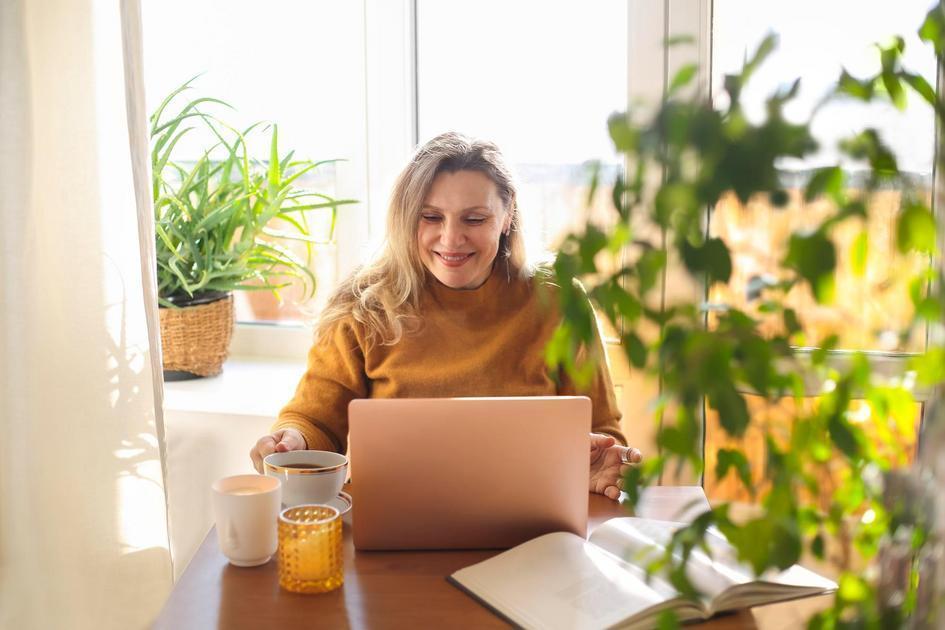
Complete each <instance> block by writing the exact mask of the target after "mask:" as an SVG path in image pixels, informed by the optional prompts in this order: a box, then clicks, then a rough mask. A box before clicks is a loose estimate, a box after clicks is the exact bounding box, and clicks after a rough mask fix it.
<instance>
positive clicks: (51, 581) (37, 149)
mask: <svg viewBox="0 0 945 630" xmlns="http://www.w3.org/2000/svg"><path fill="white" fill-rule="evenodd" d="M139 9H140V7H139V6H138V0H130V1H128V2H123V3H120V2H118V1H117V0H108V1H106V0H41V1H35V0H2V1H0V627H2V628H16V629H20V628H138V627H144V626H147V625H148V624H149V622H150V621H151V620H153V618H154V617H155V615H156V614H157V612H158V611H159V609H160V607H161V605H162V603H163V602H164V600H165V599H166V597H167V594H168V592H169V590H170V588H171V576H172V567H171V560H170V554H169V552H168V539H167V517H166V503H165V495H164V483H163V477H162V467H161V452H160V451H161V448H160V444H161V430H160V414H159V413H158V412H156V409H157V408H159V405H156V403H159V400H160V379H159V372H156V370H155V367H154V365H155V361H156V357H155V356H154V355H155V353H157V352H159V349H158V346H157V344H156V343H155V341H154V339H155V336H154V335H155V333H154V329H153V319H154V307H153V304H154V301H153V286H152V284H151V283H152V280H151V273H152V272H151V270H150V268H149V265H148V264H147V263H145V264H142V258H141V248H140V247H139V242H142V243H143V244H144V245H145V247H147V246H149V245H150V242H149V238H153V237H150V236H149V234H150V229H151V228H150V214H149V212H150V210H149V209H148V208H147V207H146V206H147V199H148V193H147V166H146V165H147V154H146V151H147V147H146V144H147V139H146V137H145V136H144V134H145V133H146V132H145V121H144V119H143V112H142V102H143V100H142V98H141V96H142V95H141V86H140V69H141V60H140V55H139V53H138V51H139V50H140V41H139V32H140V30H139V25H138V20H139V18H138V14H139ZM123 18H124V26H125V29H124V32H125V39H124V41H123V38H122V31H123ZM126 94H128V95H129V96H128V97H127V99H126ZM129 140H131V142H129ZM129 144H130V145H131V147H132V149H131V150H129ZM133 163H134V164H135V169H133V167H132V165H133ZM135 176H137V178H138V184H139V185H138V190H137V193H138V195H137V199H138V201H139V202H140V203H136V188H135V185H134V181H135ZM138 212H140V213H141V216H142V219H143V223H141V224H140V226H139V221H138ZM139 227H140V230H141V236H140V237H139ZM145 260H147V259H145ZM146 305H147V306H146ZM149 326H150V328H149ZM157 364H158V365H159V363H157Z"/></svg>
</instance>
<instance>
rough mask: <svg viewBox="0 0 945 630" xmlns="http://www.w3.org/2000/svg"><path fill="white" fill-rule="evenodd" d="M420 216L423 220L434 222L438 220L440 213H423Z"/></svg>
mask: <svg viewBox="0 0 945 630" xmlns="http://www.w3.org/2000/svg"><path fill="white" fill-rule="evenodd" d="M420 216H421V218H422V219H423V220H424V221H428V222H430V223H435V222H437V221H439V220H440V215H438V214H423V215H420Z"/></svg>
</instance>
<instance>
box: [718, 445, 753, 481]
mask: <svg viewBox="0 0 945 630" xmlns="http://www.w3.org/2000/svg"><path fill="white" fill-rule="evenodd" d="M717 456H718V460H717V461H716V465H715V477H716V479H718V480H719V481H722V480H723V479H724V478H725V475H727V474H728V471H729V470H734V471H735V473H736V474H737V475H738V478H739V479H740V480H741V482H742V485H744V486H745V488H746V489H749V490H750V489H752V483H751V466H750V465H749V463H748V458H747V457H745V454H744V453H743V452H741V451H737V450H732V449H725V448H723V449H719V451H718V455H717Z"/></svg>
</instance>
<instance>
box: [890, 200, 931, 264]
mask: <svg viewBox="0 0 945 630" xmlns="http://www.w3.org/2000/svg"><path fill="white" fill-rule="evenodd" d="M935 235H936V233H935V217H933V216H932V213H931V211H929V209H928V208H927V207H925V205H924V204H921V203H918V202H914V201H912V202H906V203H905V204H904V206H903V209H902V212H901V213H900V214H899V220H898V221H897V223H896V245H897V246H898V247H899V251H900V252H902V253H906V252H910V251H918V252H922V253H925V254H932V253H934V252H935V249H936V247H935Z"/></svg>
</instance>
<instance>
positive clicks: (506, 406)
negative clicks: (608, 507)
mask: <svg viewBox="0 0 945 630" xmlns="http://www.w3.org/2000/svg"><path fill="white" fill-rule="evenodd" d="M348 423H349V439H350V452H349V456H350V462H351V479H352V483H353V485H354V487H355V488H356V492H357V493H356V495H355V498H354V501H353V507H352V529H353V533H354V546H355V547H356V548H357V549H502V548H508V547H513V546H515V545H517V544H519V543H522V542H524V541H526V540H529V539H531V538H534V537H535V536H540V535H541V534H546V533H549V532H556V531H566V532H572V533H574V534H577V535H579V536H581V537H584V536H586V535H587V503H588V475H589V472H588V468H589V466H588V457H589V455H588V452H589V449H590V438H589V432H590V430H591V401H590V399H589V398H587V397H584V396H547V397H545V396H542V397H515V398H413V399H410V398H400V399H369V400H364V399H359V400H354V401H352V402H351V403H350V405H349V407H348Z"/></svg>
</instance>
